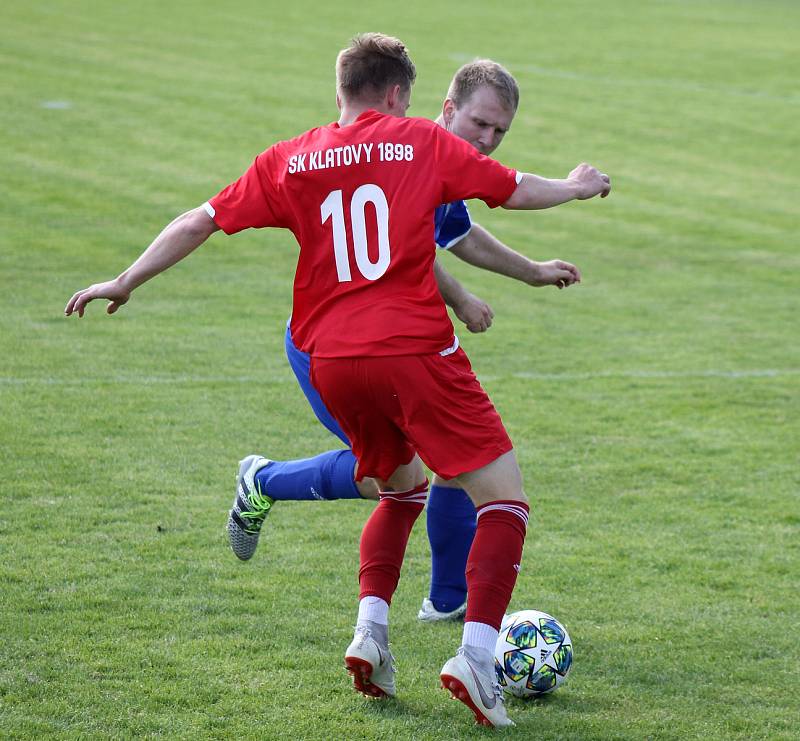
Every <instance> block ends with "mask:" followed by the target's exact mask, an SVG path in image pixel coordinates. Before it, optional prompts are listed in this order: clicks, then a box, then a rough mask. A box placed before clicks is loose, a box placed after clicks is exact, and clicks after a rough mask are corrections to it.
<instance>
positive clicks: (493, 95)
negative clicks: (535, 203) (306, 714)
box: [228, 60, 580, 621]
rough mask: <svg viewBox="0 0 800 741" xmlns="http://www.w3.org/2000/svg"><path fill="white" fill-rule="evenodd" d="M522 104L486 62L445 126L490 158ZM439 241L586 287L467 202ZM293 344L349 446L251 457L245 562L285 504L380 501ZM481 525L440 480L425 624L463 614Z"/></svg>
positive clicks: (474, 258) (537, 280)
mask: <svg viewBox="0 0 800 741" xmlns="http://www.w3.org/2000/svg"><path fill="white" fill-rule="evenodd" d="M518 103H519V89H518V87H517V83H516V81H515V80H514V78H513V77H512V76H511V74H510V73H509V72H508V71H507V70H506V69H505V68H503V67H502V66H501V65H499V64H497V63H495V62H492V61H490V60H478V61H475V62H471V63H469V64H466V65H464V66H463V67H461V68H460V69H459V70H458V71H457V72H456V74H455V76H454V78H453V80H452V82H451V84H450V88H449V90H448V93H447V98H446V99H445V101H444V104H443V107H442V113H441V115H440V116H439V118H438V119H437V123H439V124H440V125H441V126H443V127H444V128H446V129H448V130H449V131H451V132H452V133H454V134H456V135H457V136H459V137H461V138H462V139H464V140H466V141H468V142H469V143H470V144H472V145H473V146H474V147H475V148H476V149H477V150H478V151H480V152H481V153H482V154H485V155H489V154H491V153H492V152H493V151H494V150H495V149H496V148H497V146H498V145H499V144H500V142H501V141H502V139H503V137H504V136H505V134H506V132H507V131H508V129H509V127H510V126H511V122H512V120H513V118H514V115H515V113H516V110H517V106H518ZM435 239H436V243H437V245H438V247H440V248H442V249H447V250H449V251H450V252H452V253H454V254H456V255H457V256H458V257H459V258H461V259H463V260H465V261H466V262H469V263H471V264H473V265H476V266H477V267H480V268H483V269H486V270H490V271H493V272H497V273H500V274H502V275H506V276H508V277H511V278H514V279H517V280H520V281H523V282H525V283H528V284H530V285H533V286H544V285H555V286H558V287H559V288H564V287H567V286H569V285H572V284H573V283H575V282H577V281H578V280H580V274H579V273H578V271H577V269H576V268H575V267H574V266H573V265H571V264H569V263H565V262H562V261H560V260H552V261H549V262H535V261H533V260H530V259H528V258H527V257H524V256H523V255H521V254H519V253H517V252H515V251H514V250H512V249H510V248H508V247H507V246H505V245H504V244H503V243H502V242H500V241H499V240H497V239H496V238H495V237H493V236H492V235H491V234H490V233H489V232H488V231H486V230H485V229H483V228H482V227H480V226H479V225H478V224H473V223H472V221H471V219H470V215H469V211H468V210H467V206H466V204H465V203H464V201H456V202H454V203H448V204H443V205H441V206H439V208H438V209H437V210H436V213H435ZM436 278H437V282H438V286H439V290H440V293H441V294H442V297H443V298H444V300H445V303H447V304H448V305H449V306H450V307H451V308H452V309H453V311H454V313H455V314H456V316H457V317H458V318H459V319H460V320H461V321H462V322H464V324H465V325H466V326H467V328H468V329H469V330H470V331H472V332H482V331H485V330H486V329H488V328H489V326H491V323H492V316H493V314H492V311H491V309H490V307H489V306H488V305H487V304H486V303H485V302H484V301H482V300H481V299H479V298H477V297H476V296H474V295H473V294H471V293H470V292H469V291H467V290H466V289H465V288H464V287H463V286H462V285H461V284H460V283H459V282H458V281H457V280H456V279H455V278H454V277H453V276H451V275H450V274H449V273H447V271H445V270H444V268H443V267H442V266H441V265H440V264H439V261H438V260H437V263H436ZM285 346H286V354H287V357H288V359H289V364H290V365H291V367H292V370H293V371H294V373H295V376H296V377H297V380H298V382H299V384H300V386H301V388H302V389H303V392H304V393H305V395H306V397H307V399H308V401H309V403H310V404H311V407H312V409H313V410H314V413H315V414H316V416H317V418H318V419H319V421H320V422H321V423H322V424H323V425H324V426H325V427H326V428H327V429H328V430H329V431H330V432H332V433H333V434H334V435H336V436H337V437H338V438H339V439H340V440H341V441H342V442H343V443H344V444H345V445H346V446H347V449H345V450H331V451H328V452H326V453H322V454H321V455H318V456H316V457H313V458H306V459H301V460H294V461H272V460H269V459H267V458H264V457H262V456H258V455H251V456H248V457H247V458H245V459H244V460H243V461H242V462H241V464H240V468H239V476H238V481H237V496H236V499H235V500H234V505H233V508H232V509H231V511H230V515H229V518H228V533H229V536H230V541H231V546H232V548H233V551H234V553H235V554H236V555H237V556H238V557H239V558H240V559H242V560H247V559H249V558H250V557H251V556H252V555H253V553H254V552H255V549H256V546H257V543H258V537H259V534H260V530H261V526H262V524H263V522H264V520H265V518H266V515H267V514H268V513H269V512H270V511H271V509H272V507H273V504H274V502H276V501H284V500H311V501H313V500H322V501H324V500H334V499H357V498H365V499H377V498H378V487H377V484H376V483H375V481H374V480H373V479H370V478H365V479H363V480H362V481H360V482H356V481H355V466H356V459H355V456H354V455H353V453H352V452H351V451H350V449H349V447H350V442H349V441H348V439H347V437H346V436H345V434H344V432H343V431H342V430H341V428H340V427H339V425H338V424H337V422H336V420H335V419H334V418H333V416H332V415H331V414H330V412H329V411H328V410H327V409H326V407H325V405H324V403H323V402H322V399H321V398H320V396H319V394H318V393H317V390H316V389H315V388H314V387H313V386H312V384H311V382H310V380H309V362H310V361H309V356H308V355H307V354H306V353H303V352H301V351H300V350H298V349H297V347H295V345H294V343H293V341H292V336H291V332H290V330H289V326H288V324H287V329H286V337H285ZM246 492H251V494H250V495H249V496H248V495H247V493H246ZM475 527H476V511H475V506H474V505H473V503H472V502H471V500H470V498H469V497H468V496H467V493H466V492H465V491H464V490H463V489H461V488H459V486H458V485H457V484H456V483H455V482H451V481H448V480H445V479H443V478H441V477H439V476H434V477H433V482H432V486H431V488H430V493H429V496H428V503H427V529H428V538H429V540H430V545H431V585H430V593H429V596H428V597H426V598H425V599H424V600H423V602H422V608H421V609H420V611H419V615H418V617H419V619H420V620H423V621H437V620H447V619H459V618H462V617H463V615H464V613H465V611H466V595H467V585H466V578H465V567H466V563H467V557H468V554H469V550H470V546H471V545H472V540H473V537H474V534H475Z"/></svg>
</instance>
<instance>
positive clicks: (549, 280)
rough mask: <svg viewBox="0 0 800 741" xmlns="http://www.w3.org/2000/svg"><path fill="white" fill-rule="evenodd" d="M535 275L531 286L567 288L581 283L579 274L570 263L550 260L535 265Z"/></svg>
mask: <svg viewBox="0 0 800 741" xmlns="http://www.w3.org/2000/svg"><path fill="white" fill-rule="evenodd" d="M536 266H537V271H536V275H535V277H534V279H533V281H532V282H531V285H533V286H557V287H558V288H567V287H568V286H571V285H573V284H575V283H580V282H581V272H580V270H578V268H576V267H575V266H574V265H573V264H572V263H569V262H564V261H563V260H550V261H549V262H539V263H536Z"/></svg>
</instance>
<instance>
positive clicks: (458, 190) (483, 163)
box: [434, 126, 517, 208]
mask: <svg viewBox="0 0 800 741" xmlns="http://www.w3.org/2000/svg"><path fill="white" fill-rule="evenodd" d="M434 136H435V137H436V142H435V152H436V155H435V156H436V167H437V171H438V175H439V177H440V179H441V185H442V201H443V202H450V201H456V200H460V199H469V198H480V199H481V200H482V201H484V202H485V203H486V205H487V206H489V207H490V208H496V207H497V206H500V205H501V204H503V203H505V202H506V201H507V200H508V199H509V198H511V194H512V193H513V192H514V191H515V190H516V187H517V173H516V171H515V170H510V169H509V168H507V167H505V166H504V165H501V164H500V163H499V162H497V161H496V160H493V159H491V158H490V157H486V156H485V155H483V154H481V153H480V152H479V151H478V150H477V149H475V147H473V146H472V145H471V144H468V143H467V142H465V141H464V140H463V139H460V138H459V137H457V136H455V135H454V134H451V133H450V132H449V131H445V130H444V129H443V128H441V126H437V127H435V129H434Z"/></svg>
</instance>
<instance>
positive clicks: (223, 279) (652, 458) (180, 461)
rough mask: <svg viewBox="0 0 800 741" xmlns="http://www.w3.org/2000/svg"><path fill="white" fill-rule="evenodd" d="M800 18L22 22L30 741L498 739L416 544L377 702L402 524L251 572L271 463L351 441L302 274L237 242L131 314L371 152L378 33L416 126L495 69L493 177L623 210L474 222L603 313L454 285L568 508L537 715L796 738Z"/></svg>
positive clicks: (278, 532)
mask: <svg viewBox="0 0 800 741" xmlns="http://www.w3.org/2000/svg"><path fill="white" fill-rule="evenodd" d="M798 28H800V7H799V6H798V5H797V3H794V2H759V3H745V2H735V1H733V0H730V1H728V2H723V1H721V0H720V1H710V2H701V3H694V2H688V1H687V2H684V1H680V0H669V1H665V2H634V1H633V0H631V1H630V2H622V1H610V2H606V3H589V2H556V1H553V2H539V3H517V2H509V3H504V4H502V5H501V4H492V3H487V2H459V3H453V4H445V3H431V2H425V3H423V2H419V1H418V0H410V2H404V3H399V4H398V3H388V2H387V3H371V4H369V5H367V4H342V5H339V4H335V5H334V4H322V3H312V2H305V1H304V0H299V1H298V2H293V3H285V4H284V3H280V4H278V3H259V2H255V0H249V2H248V0H233V2H230V3H209V2H194V3H188V2H154V1H152V0H145V1H142V2H136V3H130V2H119V3H91V2H85V1H84V0H71V1H70V2H66V0H65V1H64V2H54V1H50V2H47V1H43V2H35V3H8V4H5V5H4V6H3V8H2V10H0V68H1V69H2V74H0V98H1V99H2V101H3V102H2V105H0V122H2V125H1V126H0V172H1V173H2V174H0V182H2V193H1V194H0V291H2V298H1V299H0V300H1V301H2V314H1V315H0V413H1V415H2V416H1V417H0V419H2V424H1V426H0V487H1V488H2V491H1V492H0V737H3V738H64V739H68V738H98V739H100V738H108V737H118V738H130V737H140V736H141V737H163V738H187V739H197V738H263V739H288V738H293V739H327V738H341V739H389V738H392V739H462V738H485V737H487V731H485V730H484V729H479V728H476V727H474V726H472V720H471V714H470V713H469V712H468V711H467V710H466V709H465V708H464V707H463V706H462V705H461V704H460V703H452V702H448V700H447V696H446V694H445V693H444V692H443V691H442V690H440V689H438V671H439V669H440V667H441V665H442V664H443V663H444V661H445V660H446V659H447V658H448V657H449V656H450V655H451V654H452V653H453V652H454V649H455V648H456V646H457V645H458V643H459V639H460V626H458V625H455V624H447V625H420V624H419V623H418V622H417V621H416V611H417V609H418V607H419V603H420V601H421V599H422V597H423V596H424V595H425V594H426V589H427V583H428V575H429V566H428V557H429V554H428V545H427V540H426V537H425V528H424V523H423V522H422V521H420V522H419V523H418V525H417V527H416V528H415V531H414V533H413V534H412V538H411V542H410V544H409V550H408V556H407V559H406V564H405V569H404V573H403V576H402V579H401V582H400V587H399V590H398V593H397V595H396V598H395V601H394V603H393V607H392V644H393V650H394V653H395V655H396V656H397V659H398V678H397V681H398V691H399V694H398V698H397V700H396V701H391V702H386V703H376V702H368V701H366V700H364V699H363V698H361V697H360V696H358V695H356V694H355V693H354V692H353V691H352V689H351V687H350V684H349V681H348V678H347V676H346V675H345V672H344V670H343V665H342V656H343V651H344V649H345V647H346V646H347V644H348V642H349V640H350V637H351V635H352V626H353V623H354V620H355V611H356V599H357V584H356V569H357V543H358V537H359V533H360V529H361V526H362V525H363V522H364V520H365V519H366V517H367V515H368V513H369V512H370V509H371V506H370V505H369V504H365V503H361V502H335V503H312V504H306V503H299V504H294V503H290V504H279V505H277V506H276V507H275V510H274V513H273V514H272V515H270V518H269V520H268V522H267V524H266V525H265V533H264V536H263V537H262V543H261V546H260V548H259V551H258V552H257V554H256V556H255V557H254V558H253V560H252V561H251V562H249V563H246V564H242V563H239V562H238V561H237V560H236V558H235V557H234V556H233V555H232V553H231V552H230V550H229V548H228V545H227V540H226V536H225V533H224V524H225V520H226V512H227V509H228V507H229V506H230V500H231V498H232V494H233V476H234V473H235V470H236V462H237V461H238V460H239V458H240V457H242V456H244V455H245V454H248V453H251V452H256V451H257V452H260V453H263V454H265V455H268V456H269V457H272V458H278V459H281V458H295V457H304V456H308V455H313V454H316V453H319V452H322V451H323V450H326V449H328V448H331V447H337V444H336V441H334V440H333V438H332V437H331V436H330V435H328V434H327V432H325V430H323V429H322V428H321V427H320V426H319V425H318V424H317V423H316V421H315V420H314V418H313V417H312V414H311V412H310V410H309V409H308V407H307V404H306V402H305V400H304V398H303V397H302V394H301V392H300V391H299V389H298V388H297V387H296V384H295V382H294V380H293V377H292V375H291V372H290V370H289V368H288V366H287V363H286V361H285V358H284V355H283V348H282V340H283V329H284V325H285V321H286V317H287V315H288V313H289V311H290V302H291V278H292V274H293V268H294V259H295V254H296V245H295V243H294V239H293V237H292V236H291V235H290V234H289V233H288V232H282V231H261V232H256V231H250V232H247V233H243V234H241V235H238V236H235V237H230V238H228V237H225V236H223V235H216V236H214V237H213V238H212V239H211V240H210V242H209V243H208V244H207V245H205V246H204V247H202V248H201V249H200V250H199V251H198V252H197V253H196V254H195V255H192V256H191V257H190V258H189V259H187V260H186V261H185V262H184V263H182V264H181V265H179V266H177V267H175V268H173V269H172V270H171V271H169V272H168V273H167V274H166V275H163V276H160V277H158V278H157V279H155V280H153V281H152V282H151V283H148V284H146V285H145V286H143V287H142V288H140V289H139V290H138V291H137V292H136V293H135V294H134V296H133V298H132V300H131V302H130V303H129V304H128V305H127V306H125V307H124V308H123V309H122V310H121V311H120V312H119V313H118V314H117V315H115V316H113V317H107V316H105V315H104V313H103V307H102V306H100V305H98V304H93V305H91V306H90V307H89V310H88V314H87V316H86V317H85V318H84V319H83V320H80V321H78V320H77V318H73V319H70V320H67V319H65V318H64V317H63V307H64V304H65V303H66V301H67V299H68V298H69V297H70V295H72V293H73V292H74V291H76V290H78V289H80V288H83V287H85V286H87V285H88V284H89V283H92V282H95V281H100V280H105V279H107V278H110V277H113V276H114V275H116V274H117V273H118V272H120V271H121V270H122V269H123V268H124V267H126V266H127V265H128V264H129V263H130V262H131V261H132V260H133V259H134V258H135V257H136V256H137V255H138V254H139V253H140V252H141V250H142V249H143V248H144V247H145V246H146V245H147V244H148V243H149V241H150V240H151V239H152V237H153V236H155V234H156V233H157V232H158V231H159V230H160V229H161V228H162V227H163V225H164V224H166V223H167V222H168V221H169V220H171V219H172V218H173V217H174V216H175V215H177V214H178V213H180V212H182V211H184V210H187V209H189V208H192V207H194V206H196V205H198V204H200V203H202V202H203V201H205V200H206V199H207V198H208V197H210V196H211V195H213V194H214V193H216V192H217V190H219V188H221V187H222V186H223V185H225V184H227V183H228V182H230V181H231V180H233V179H235V178H236V177H237V176H238V175H239V174H240V173H241V172H242V171H243V170H244V169H245V168H246V167H247V165H248V164H249V162H250V161H251V160H252V159H253V157H254V156H255V154H257V153H258V152H259V151H261V150H263V149H264V148H266V146H268V145H269V144H270V143H272V142H273V141H275V140H277V139H284V138H289V137H291V136H293V135H294V134H296V133H299V132H301V131H303V130H305V129H307V128H310V127H312V126H315V125H319V124H321V123H327V122H329V121H331V120H334V119H335V118H336V109H335V103H334V90H333V73H332V68H333V62H334V59H335V55H336V53H337V51H338V50H339V49H340V48H341V47H342V46H343V45H344V44H345V43H346V41H347V39H348V38H349V37H350V36H352V35H353V34H354V33H356V32H359V31H364V30H380V31H383V32H386V33H392V34H395V35H397V36H400V37H401V38H402V39H403V40H404V41H406V43H407V44H408V46H409V48H410V51H411V53H412V56H413V58H414V60H415V62H416V64H417V68H418V74H419V76H418V82H417V85H416V86H415V91H414V96H413V100H412V108H411V111H410V113H411V114H412V115H419V116H428V117H433V116H435V115H436V114H437V112H438V110H439V107H440V104H441V100H442V98H443V96H444V94H445V91H446V88H447V85H448V83H449V80H450V77H451V75H452V73H453V71H454V70H455V69H456V67H458V66H459V65H460V64H461V63H463V62H464V61H468V60H470V59H472V58H474V57H476V56H488V57H492V58H495V59H497V60H498V61H500V62H502V63H504V64H505V65H506V66H508V67H509V69H510V70H511V71H512V72H513V73H514V74H515V75H516V77H517V78H518V80H519V83H520V86H521V90H522V101H521V105H520V110H519V113H518V115H517V118H516V119H515V121H514V124H513V127H512V130H511V132H510V133H509V134H508V136H507V138H506V141H505V142H504V143H503V144H502V146H501V147H500V149H499V150H498V151H497V153H496V156H497V158H498V159H499V160H501V161H502V162H504V163H507V164H509V165H510V166H514V167H518V168H520V169H524V170H529V171H533V172H537V173H540V174H543V175H546V176H548V177H563V176H566V174H567V172H568V171H569V170H570V169H571V168H572V167H573V166H574V165H575V164H577V163H579V162H580V161H583V160H586V161H589V162H592V163H593V164H596V165H598V166H599V167H601V168H602V169H604V170H605V171H606V172H608V173H609V174H610V175H611V176H612V178H613V183H614V193H613V194H612V196H611V198H609V199H607V200H606V201H602V202H601V201H599V200H596V201H592V202H588V203H580V204H570V205H567V206H563V207H560V208H557V209H554V210H551V211H548V212H539V213H522V214H521V213H510V212H503V211H502V209H498V210H497V211H489V210H488V209H486V208H484V207H483V206H482V205H480V206H478V205H475V206H473V207H471V208H472V214H473V218H474V219H475V220H476V221H478V222H479V223H482V224H484V225H485V226H487V227H489V228H490V229H491V230H493V231H494V232H495V233H496V234H497V235H498V236H499V237H500V238H501V239H503V240H504V241H505V242H506V243H507V244H509V245H511V246H513V247H515V248H516V249H518V250H520V251H522V252H524V253H526V254H528V255H530V256H531V257H536V258H538V259H550V258H553V257H561V258H563V259H567V260H571V261H573V262H575V263H576V264H578V265H579V266H580V268H581V269H582V271H583V274H584V282H583V284H582V285H580V286H578V287H576V288H572V289H570V290H567V291H556V290H553V289H531V288H529V287H527V286H524V285H522V284H519V283H513V282H511V281H508V280H506V279H503V278H500V277H497V276H493V275H488V274H486V273H479V272H477V271H475V270H474V269H472V268H470V267H469V266H466V265H462V264H458V261H457V260H456V259H455V258H454V257H452V256H449V255H445V256H444V258H443V259H444V260H445V264H446V266H447V267H448V268H450V269H451V270H452V271H453V272H454V273H455V274H456V275H457V277H459V278H460V279H461V280H462V281H463V282H464V283H465V284H466V285H467V286H468V287H470V288H471V289H472V290H473V291H474V292H475V293H477V294H479V295H480V296H481V297H483V298H484V299H486V300H487V301H488V302H489V303H490V304H491V305H492V307H493V308H494V310H495V313H496V319H495V325H494V326H493V327H492V328H491V330H490V331H489V332H488V333H486V334H483V335H470V334H469V333H468V332H466V331H465V330H464V329H463V328H461V329H459V330H458V331H459V336H460V338H461V340H462V344H463V345H464V347H465V348H466V349H467V352H468V353H469V355H470V357H471V359H472V362H473V366H474V367H475V370H476V372H477V373H478V375H479V376H480V378H481V379H482V381H483V382H484V383H485V386H486V387H487V389H488V391H489V393H490V394H491V396H492V398H493V399H494V401H495V403H496V405H497V407H498V408H499V410H500V412H501V414H502V415H503V417H504V420H505V421H506V423H507V426H508V428H509V432H510V434H511V436H512V439H513V440H514V442H515V445H516V448H517V452H518V455H519V459H520V463H521V466H522V470H523V475H524V477H525V483H526V491H527V493H528V495H529V497H530V499H531V502H532V517H531V524H530V526H529V529H528V539H527V544H526V549H525V556H524V561H523V568H522V573H521V574H520V578H519V581H518V584H517V589H516V591H515V594H514V599H513V602H512V605H511V609H515V610H516V609H527V608H536V609H540V610H544V611H546V612H549V613H551V614H553V615H555V616H556V617H557V618H558V619H560V620H561V621H562V622H563V623H564V624H565V625H566V626H567V628H568V630H569V632H570V634H571V636H572V639H573V642H574V648H575V664H574V666H573V670H572V674H571V676H570V678H569V680H568V682H567V684H566V685H565V686H564V687H563V688H561V689H559V690H558V691H557V692H556V693H554V694H553V695H552V696H549V697H547V698H545V699H542V700H539V701H533V702H522V701H517V700H514V701H509V711H510V715H511V716H512V717H513V718H514V719H515V720H516V722H517V724H518V728H517V729H515V730H512V731H511V732H509V733H504V734H503V735H504V736H509V737H510V736H515V737H518V738H526V739H528V738H531V739H532V738H537V739H643V738H652V739H690V738H691V739H796V738H797V737H798V718H799V717H800V703H798V686H799V685H800V676H799V675H800V670H799V669H798V667H800V641H798V635H800V618H798V615H800V596H798V593H799V592H800V502H799V499H800V497H799V496H798V494H799V492H800V470H799V468H798V462H799V461H800V443H798V440H800V409H799V407H800V403H799V402H798V397H799V396H800V393H799V392H800V349H799V347H800V333H798V316H800V279H799V278H798V269H800V258H798V238H797V229H798V215H799V214H800V210H799V209H798V205H797V194H798V192H800V175H798V171H799V168H798V165H800V161H798V151H800V128H799V127H798V123H797V122H798V115H799V114H800V86H798V80H800V58H799V57H798V54H797V29H798Z"/></svg>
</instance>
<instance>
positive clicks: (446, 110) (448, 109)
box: [442, 98, 456, 129]
mask: <svg viewBox="0 0 800 741" xmlns="http://www.w3.org/2000/svg"><path fill="white" fill-rule="evenodd" d="M455 115H456V104H455V103H454V102H453V99H452V98H445V99H444V103H442V119H443V120H444V125H445V127H446V128H447V129H450V127H451V126H452V125H453V117H454V116H455Z"/></svg>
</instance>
